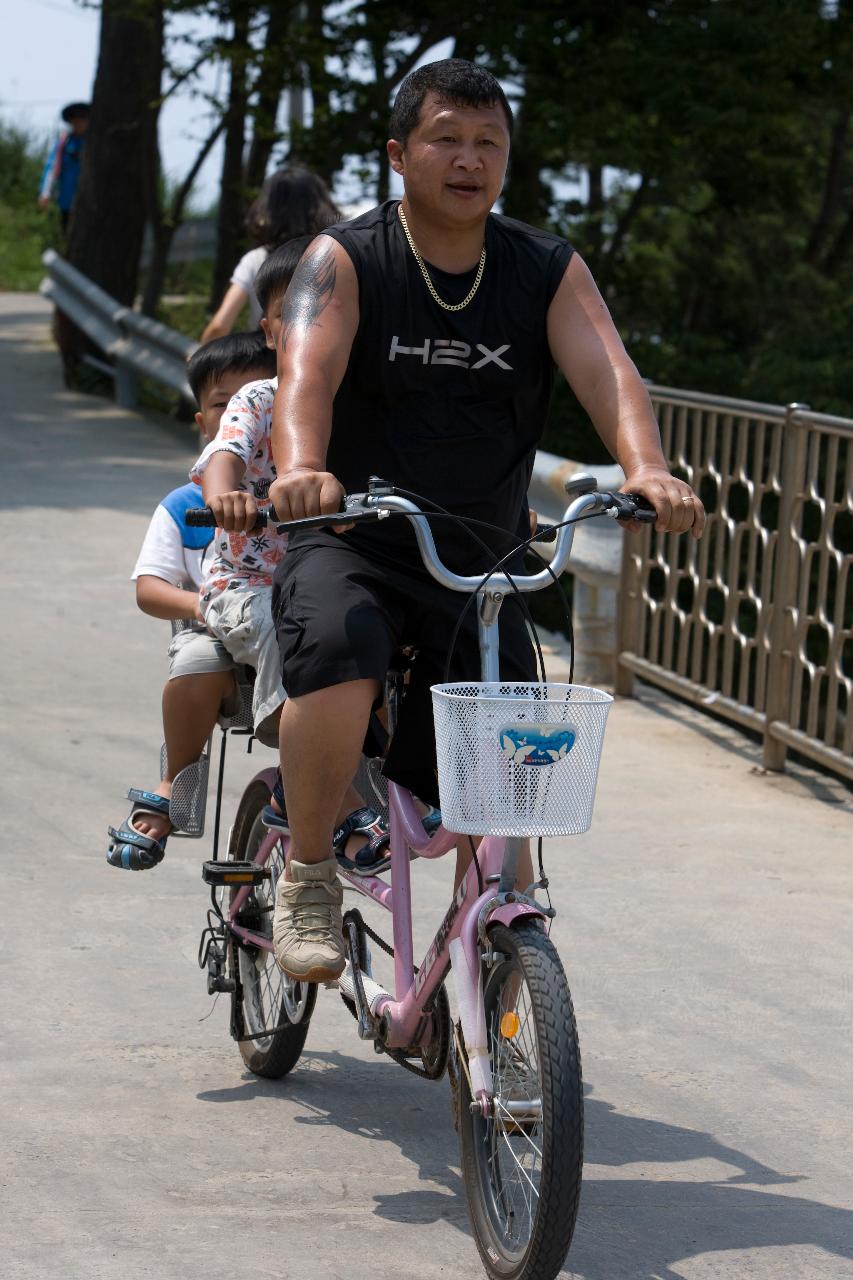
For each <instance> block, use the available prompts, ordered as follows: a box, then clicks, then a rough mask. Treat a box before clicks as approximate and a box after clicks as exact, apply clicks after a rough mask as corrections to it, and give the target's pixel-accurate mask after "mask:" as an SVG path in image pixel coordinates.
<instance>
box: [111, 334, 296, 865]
mask: <svg viewBox="0 0 853 1280" xmlns="http://www.w3.org/2000/svg"><path fill="white" fill-rule="evenodd" d="M274 371H275V352H274V351H273V350H272V349H271V348H270V346H269V345H268V343H267V341H266V338H265V335H264V334H263V333H262V332H261V331H260V330H258V331H257V332H255V333H236V334H232V335H230V336H228V337H225V338H217V339H216V340H214V341H213V342H208V343H206V344H205V345H204V346H203V347H199V349H198V350H197V351H196V352H195V353H194V354H193V356H192V357H191V359H190V361H189V364H188V366H187V378H188V380H189V384H190V387H191V388H192V392H193V395H194V396H195V399H196V403H197V405H198V412H197V413H196V415H195V420H196V423H197V424H198V428H199V431H200V433H201V438H202V443H203V444H205V445H206V444H208V443H209V442H210V441H211V440H213V439H214V437H215V436H216V433H217V431H218V430H219V420H220V418H221V417H222V413H223V411H224V410H225V408H226V407H227V405H228V403H229V401H230V400H231V397H232V396H233V395H234V394H235V393H236V392H237V391H239V389H240V388H241V387H242V386H243V385H244V384H245V383H247V382H255V381H257V379H259V378H265V377H269V375H270V373H272V372H274ZM198 505H199V492H198V486H197V485H195V484H193V483H189V484H185V485H182V486H181V487H180V488H178V489H173V490H172V492H171V493H169V494H167V495H166V497H165V498H164V499H163V501H162V502H161V503H160V505H159V506H158V507H157V509H156V511H155V512H154V515H153V516H152V518H151V523H150V525H149V526H148V532H147V533H146V535H145V539H144V541H143V544H142V550H141V551H140V554H139V559H138V560H137V562H136V567H135V569H134V571H133V574H132V581H134V582H135V583H136V602H137V604H138V605H139V608H140V609H141V610H142V611H143V613H148V614H150V615H151V616H152V617H154V618H166V619H169V620H170V621H180V622H183V623H185V626H184V627H183V628H182V629H181V630H177V631H176V634H175V635H174V636H173V638H172V643H171V645H170V646H169V679H168V680H167V682H166V685H165V688H164V689H163V730H164V736H165V739H166V753H167V757H168V764H167V768H166V777H165V778H164V779H163V780H162V781H161V782H160V783H159V784H158V785H157V786H156V787H155V788H154V789H153V790H152V791H142V790H139V789H138V788H132V789H131V790H130V791H129V792H128V798H129V799H130V800H132V801H133V808H132V809H131V812H130V814H129V815H128V818H127V821H126V822H125V824H124V826H123V827H122V828H121V829H120V830H118V831H116V830H115V829H114V828H113V827H110V828H109V832H110V837H111V843H110V846H109V850H108V852H107V861H108V862H109V863H110V865H111V866H115V867H122V868H124V869H125V870H129V871H142V870H147V869H148V868H149V867H153V866H155V865H156V864H157V863H158V862H159V861H160V860H161V858H162V857H163V852H164V849H165V845H166V836H167V835H168V833H169V831H170V830H171V823H170V821H169V797H170V795H171V791H172V781H173V779H174V778H175V777H176V776H177V774H178V773H180V771H181V770H182V769H184V768H186V766H187V765H190V764H192V763H193V762H194V761H196V760H197V759H198V758H199V756H200V755H201V752H202V751H203V749H204V744H205V743H206V742H207V739H208V738H209V736H210V733H211V731H212V729H213V726H214V725H215V723H216V718H217V716H218V715H219V712H220V708H222V707H223V705H224V704H226V703H227V702H228V700H229V699H230V698H231V697H232V695H233V693H234V676H233V674H232V672H233V667H234V662H233V659H232V658H231V656H230V654H229V653H228V651H227V649H226V648H225V647H224V645H223V644H222V643H221V641H220V640H217V639H216V638H215V637H214V636H213V635H211V634H210V632H208V631H207V629H206V628H205V625H204V620H203V617H202V614H201V610H200V608H199V596H198V592H199V587H200V586H201V582H202V576H203V566H204V564H205V561H206V560H207V559H208V558H209V556H210V549H211V548H210V543H211V541H212V539H213V530H212V529H196V528H190V527H188V525H187V524H186V521H185V516H186V512H187V510H188V509H189V508H191V507H197V506H198Z"/></svg>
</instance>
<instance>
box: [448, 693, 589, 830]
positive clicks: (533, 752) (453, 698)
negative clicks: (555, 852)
mask: <svg viewBox="0 0 853 1280" xmlns="http://www.w3.org/2000/svg"><path fill="white" fill-rule="evenodd" d="M612 701H613V699H612V698H611V696H610V694H609V693H604V692H603V691H602V690H601V689H588V688H585V687H584V686H583V685H574V684H555V683H547V684H538V683H528V684H524V683H518V682H514V683H494V684H485V683H476V682H473V681H471V682H468V683H454V684H436V685H433V686H432V705H433V715H434V719H435V742H436V752H437V756H438V788H439V792H440V795H441V812H442V816H443V821H444V825H445V827H446V828H447V829H448V831H457V832H459V833H460V834H466V833H467V834H470V835H496V836H564V835H577V834H579V833H580V832H582V831H588V830H589V827H590V824H591V822H592V806H593V802H594V800H595V784H596V780H597V777H598V762H599V759H600V756H601V747H602V743H603V741H604V729H605V725H606V723H607V713H608V712H609V710H610V704H611V703H612Z"/></svg>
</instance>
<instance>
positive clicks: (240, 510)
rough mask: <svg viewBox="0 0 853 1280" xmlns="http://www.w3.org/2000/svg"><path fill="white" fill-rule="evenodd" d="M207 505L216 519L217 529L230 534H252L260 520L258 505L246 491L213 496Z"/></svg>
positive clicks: (232, 491) (234, 490)
mask: <svg viewBox="0 0 853 1280" xmlns="http://www.w3.org/2000/svg"><path fill="white" fill-rule="evenodd" d="M207 505H208V506H209V507H210V510H211V511H212V512H213V514H214V516H215V517H216V527H217V528H218V529H225V530H226V531H227V532H228V533H250V532H251V530H252V529H254V527H255V525H256V523H257V520H258V504H257V503H256V502H255V499H254V498H253V497H252V495H251V494H250V493H247V492H246V490H245V489H232V490H231V492H230V493H215V494H211V495H210V496H209V497H208V499H207Z"/></svg>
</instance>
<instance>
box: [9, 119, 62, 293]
mask: <svg viewBox="0 0 853 1280" xmlns="http://www.w3.org/2000/svg"><path fill="white" fill-rule="evenodd" d="M47 149H48V148H47V142H46V141H45V140H44V139H42V138H39V137H35V136H33V135H32V134H29V133H27V132H26V130H24V129H21V128H19V127H18V126H16V125H12V124H7V123H5V122H3V121H0V289H37V288H38V286H39V281H40V280H41V279H42V277H43V275H44V268H43V267H42V265H41V255H42V253H43V252H44V251H45V249H47V248H48V247H49V246H50V245H51V244H58V243H59V242H60V239H61V228H60V224H59V214H58V212H57V210H56V209H55V208H51V209H48V210H45V211H44V212H42V211H41V210H39V209H38V207H37V205H36V198H37V196H38V189H39V181H40V179H41V174H42V169H43V167H44V162H45V159H46V157H47Z"/></svg>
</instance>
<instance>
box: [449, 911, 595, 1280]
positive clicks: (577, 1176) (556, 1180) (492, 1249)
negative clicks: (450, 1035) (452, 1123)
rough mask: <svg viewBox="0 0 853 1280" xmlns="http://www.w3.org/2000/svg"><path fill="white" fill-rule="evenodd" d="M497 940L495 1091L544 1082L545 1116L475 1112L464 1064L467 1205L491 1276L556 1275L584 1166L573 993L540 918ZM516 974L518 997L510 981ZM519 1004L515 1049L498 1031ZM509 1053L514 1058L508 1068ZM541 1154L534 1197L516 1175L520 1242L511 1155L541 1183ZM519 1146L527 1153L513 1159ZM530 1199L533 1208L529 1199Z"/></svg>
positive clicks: (491, 1033) (507, 1279) (526, 1278)
mask: <svg viewBox="0 0 853 1280" xmlns="http://www.w3.org/2000/svg"><path fill="white" fill-rule="evenodd" d="M489 938H490V943H491V946H492V948H493V949H494V950H495V951H496V952H498V953H500V954H501V955H502V956H503V957H504V958H503V959H501V960H498V961H497V963H496V964H494V965H493V967H492V968H491V969H490V971H489V973H488V976H487V977H486V981H485V986H484V991H483V999H484V1004H485V1010H486V1031H487V1040H488V1047H489V1057H490V1061H491V1064H492V1073H493V1079H494V1082H495V1092H496V1094H498V1093H500V1092H501V1091H505V1092H506V1093H507V1094H509V1093H510V1092H511V1090H510V1087H509V1084H508V1083H507V1082H508V1081H510V1080H511V1081H512V1087H514V1088H516V1092H519V1093H521V1094H522V1095H524V1094H525V1091H526V1095H527V1096H528V1097H529V1096H530V1093H529V1091H530V1089H532V1088H537V1089H538V1090H539V1091H540V1092H539V1094H538V1098H539V1099H541V1119H539V1120H537V1121H533V1120H530V1119H527V1120H523V1121H517V1122H516V1121H513V1120H512V1118H511V1117H510V1118H509V1119H506V1118H504V1119H503V1120H500V1119H496V1118H494V1117H488V1118H487V1117H483V1116H482V1115H481V1114H474V1113H472V1111H471V1105H470V1104H471V1100H472V1099H471V1089H470V1085H469V1083H468V1078H467V1074H466V1071H465V1070H464V1069H463V1070H462V1071H461V1072H460V1082H459V1083H460V1107H459V1131H460V1144H461V1150H462V1174H463V1180H464V1184H465V1191H466V1196H467V1199H468V1210H469V1214H470V1217H471V1224H472V1227H473V1229H474V1236H475V1240H476V1243H477V1248H478V1250H479V1252H480V1257H481V1258H482V1260H483V1264H484V1266H485V1269H486V1272H487V1274H488V1275H489V1276H490V1277H492V1280H554V1277H555V1276H557V1275H558V1274H559V1272H560V1269H561V1268H562V1266H563V1264H564V1262H565V1259H566V1255H567V1254H568V1252H569V1247H570V1245H571V1242H572V1235H573V1233H574V1227H575V1219H576V1218H577V1211H578V1203H579V1199H580V1189H581V1175H582V1169H583V1084H582V1078H581V1062H580V1048H579V1045H578V1036H577V1027H576V1025H575V1016H574V1010H573V1007H572V999H571V994H570V992H569V986H568V982H567V981H566V975H565V972H564V970H563V966H562V964H561V963H560V958H559V956H558V955H557V952H556V950H555V948H554V945H553V943H552V942H551V941H550V939H549V938H548V937H547V936H546V935H545V933H543V932H542V930H541V928H540V927H539V926H538V925H537V924H535V923H534V922H533V921H524V922H522V923H521V924H519V925H517V926H516V927H515V928H513V929H509V928H506V927H504V926H497V927H495V928H494V929H493V930H491V931H490V933H489ZM512 975H518V976H517V977H512ZM511 977H512V981H513V983H514V989H515V992H516V994H515V995H513V994H512V991H513V988H510V987H509V986H508V985H507V983H508V980H509V979H510V978H511ZM519 980H520V981H519ZM525 989H526V992H527V998H526V1000H525V998H524V995H523V992H524V990H525ZM504 992H506V993H508V1001H509V1003H510V1004H512V1009H509V1008H508V1007H507V1009H506V1011H505V1012H504V1013H503V1014H501V1012H500V1011H501V1009H502V1007H503V1005H502V993H504ZM505 1002H506V1001H505ZM516 1010H519V1011H521V1012H522V1016H523V1018H524V1019H525V1021H524V1023H521V1022H519V1026H520V1027H525V1026H526V1027H527V1030H526V1031H525V1032H524V1036H522V1032H521V1030H518V1031H515V1032H513V1035H514V1036H517V1037H518V1045H517V1046H516V1045H515V1043H514V1042H513V1044H512V1045H511V1048H510V1049H509V1050H507V1049H506V1043H505V1041H504V1040H503V1039H501V1038H500V1037H499V1032H500V1027H501V1021H502V1019H503V1018H504V1017H505V1016H506V1013H507V1012H514V1013H515V1016H516V1018H517V1017H518V1014H517V1012H515V1011H516ZM498 1015H500V1016H498ZM512 1025H513V1024H512V1022H510V1023H509V1026H510V1027H512ZM501 1055H503V1060H501ZM509 1055H515V1059H516V1060H515V1061H512V1062H510V1064H509V1066H507V1065H506V1064H507V1058H508V1056H509ZM534 1058H535V1070H536V1080H535V1082H534V1081H533V1066H532V1065H531V1062H532V1060H533V1059H534ZM522 1060H524V1062H525V1065H524V1067H523V1069H522V1067H521V1066H520V1065H519V1064H520V1063H521V1062H522ZM518 1080H521V1081H522V1085H521V1086H519V1085H518V1083H517V1082H518ZM533 1096H534V1098H535V1097H536V1095H535V1094H534V1095H533ZM522 1105H526V1104H525V1103H523V1102H522ZM496 1110H497V1108H496ZM534 1110H535V1108H534ZM499 1114H500V1113H499ZM537 1114H539V1113H537ZM531 1148H532V1150H531ZM507 1149H508V1151H507ZM537 1150H538V1151H539V1158H538V1185H537V1186H536V1194H535V1196H534V1194H533V1193H532V1192H531V1193H528V1191H527V1188H526V1187H525V1184H524V1181H523V1180H522V1179H521V1178H518V1179H517V1186H518V1187H519V1188H520V1191H521V1195H522V1197H527V1196H528V1195H529V1208H528V1211H527V1217H528V1219H529V1227H528V1228H526V1239H525V1238H523V1237H524V1236H525V1231H522V1230H521V1228H520V1226H519V1228H518V1238H514V1236H513V1232H514V1231H515V1230H516V1226H517V1225H518V1224H517V1223H516V1208H515V1206H516V1205H517V1204H518V1197H517V1196H516V1194H515V1191H514V1190H513V1182H512V1179H513V1177H514V1176H515V1174H514V1172H513V1168H512V1159H513V1158H514V1159H515V1162H516V1164H517V1165H518V1166H519V1169H520V1168H522V1167H523V1166H524V1163H525V1162H526V1165H527V1170H526V1171H527V1174H528V1176H527V1182H528V1183H529V1184H530V1185H531V1187H533V1186H534V1181H535V1180H536V1178H537V1171H536V1164H537V1157H536V1154H535V1152H536V1151H537ZM519 1152H520V1153H521V1155H520V1159H519V1156H518V1154H515V1155H513V1153H519ZM504 1166H506V1168H507V1169H508V1170H509V1173H505V1172H504V1171H503V1170H504ZM523 1203H524V1204H525V1206H527V1200H523Z"/></svg>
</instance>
